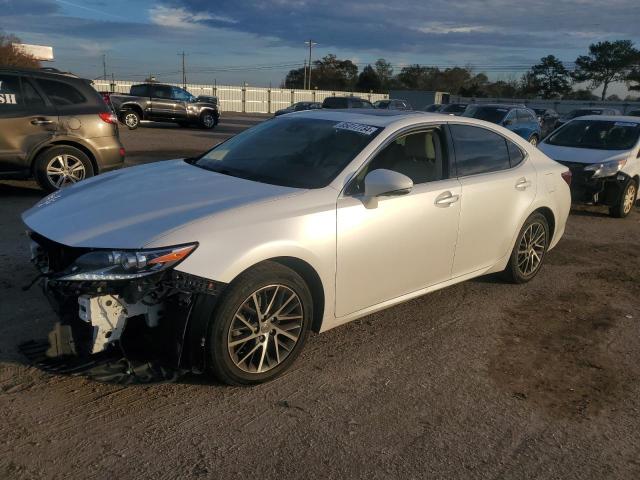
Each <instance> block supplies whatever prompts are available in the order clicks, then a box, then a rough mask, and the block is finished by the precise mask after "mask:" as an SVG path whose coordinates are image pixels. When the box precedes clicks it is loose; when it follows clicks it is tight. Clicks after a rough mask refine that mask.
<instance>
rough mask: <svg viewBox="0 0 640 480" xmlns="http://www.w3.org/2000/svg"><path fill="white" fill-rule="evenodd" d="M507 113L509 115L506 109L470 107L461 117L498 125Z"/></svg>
mask: <svg viewBox="0 0 640 480" xmlns="http://www.w3.org/2000/svg"><path fill="white" fill-rule="evenodd" d="M507 113H509V109H508V108H503V107H482V106H476V105H470V106H469V107H467V109H466V110H465V112H464V113H463V114H462V116H463V117H471V118H477V119H478V120H485V121H487V122H491V123H500V122H501V121H502V119H503V118H504V117H505V116H506V115H507Z"/></svg>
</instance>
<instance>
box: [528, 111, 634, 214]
mask: <svg viewBox="0 0 640 480" xmlns="http://www.w3.org/2000/svg"><path fill="white" fill-rule="evenodd" d="M540 149H541V150H542V151H543V152H544V153H546V154H547V155H548V156H549V157H551V158H553V159H554V160H556V161H557V162H559V163H562V164H563V165H565V166H567V167H569V169H570V170H571V173H572V174H573V181H572V183H571V193H572V197H573V199H574V200H575V201H577V202H583V203H590V204H597V205H606V206H608V207H609V213H610V214H611V216H613V217H618V218H623V217H626V216H627V215H629V213H631V211H632V210H633V206H634V205H635V203H636V198H637V196H638V185H640V158H638V157H639V156H640V119H637V120H636V119H634V118H632V117H628V116H605V115H590V116H584V117H580V118H578V119H575V120H571V121H570V122H568V123H566V124H565V125H564V126H563V127H562V128H560V129H559V130H556V131H555V132H554V133H553V134H552V135H551V136H550V137H549V138H547V139H546V140H545V141H543V142H542V143H541V144H540Z"/></svg>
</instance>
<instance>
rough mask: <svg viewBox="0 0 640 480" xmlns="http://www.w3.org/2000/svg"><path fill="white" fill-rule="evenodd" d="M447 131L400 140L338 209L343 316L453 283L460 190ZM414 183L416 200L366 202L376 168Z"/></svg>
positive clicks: (434, 130)
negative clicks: (370, 177)
mask: <svg viewBox="0 0 640 480" xmlns="http://www.w3.org/2000/svg"><path fill="white" fill-rule="evenodd" d="M446 145H447V142H446V137H445V131H444V130H443V129H441V128H439V127H434V128H425V129H424V130H422V131H417V132H413V133H409V134H404V135H399V136H398V137H396V138H395V139H393V141H392V142H390V143H389V144H388V145H387V146H386V147H385V148H384V149H383V150H382V151H380V152H379V153H378V154H377V155H376V156H375V157H374V158H373V159H372V160H371V161H370V162H369V163H368V164H367V165H366V166H365V168H364V169H363V170H362V171H361V172H359V174H358V175H357V176H356V178H355V179H354V180H353V181H352V182H351V184H350V185H349V186H348V187H347V188H346V190H345V193H344V194H343V195H341V196H340V198H339V199H338V204H337V275H336V316H338V317H342V316H345V315H348V314H350V313H353V312H356V311H359V310H362V309H365V308H367V307H370V306H373V305H376V304H379V303H381V302H385V301H387V300H391V299H394V298H397V297H399V296H401V295H405V294H408V293H411V292H415V291H417V290H420V289H422V288H425V287H427V286H430V285H433V284H436V283H439V282H443V281H446V280H448V279H449V278H450V276H451V267H452V263H453V256H454V252H455V247H456V237H457V232H458V217H459V214H460V202H459V198H460V197H459V195H460V184H459V182H458V180H457V179H455V178H453V179H452V178H449V168H448V162H449V160H448V158H449V156H448V151H447V150H448V149H447V148H446ZM382 168H384V169H388V170H394V171H397V172H400V173H402V174H404V175H407V176H408V177H410V178H411V179H412V180H413V182H414V187H413V189H412V190H411V192H409V193H408V194H405V195H401V196H393V197H380V198H379V202H378V206H377V207H376V208H366V207H365V205H364V204H363V202H362V193H363V192H364V178H365V176H366V174H367V173H368V172H371V171H373V170H376V169H382Z"/></svg>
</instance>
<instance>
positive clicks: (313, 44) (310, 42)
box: [304, 39, 318, 90]
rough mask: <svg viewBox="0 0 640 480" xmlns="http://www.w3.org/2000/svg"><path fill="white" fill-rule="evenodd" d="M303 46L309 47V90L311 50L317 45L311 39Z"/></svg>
mask: <svg viewBox="0 0 640 480" xmlns="http://www.w3.org/2000/svg"><path fill="white" fill-rule="evenodd" d="M304 44H305V45H309V90H311V49H312V48H313V47H315V46H316V45H318V44H317V43H316V42H314V41H313V40H311V39H309V40H307V41H306V42H304ZM305 88H306V87H305Z"/></svg>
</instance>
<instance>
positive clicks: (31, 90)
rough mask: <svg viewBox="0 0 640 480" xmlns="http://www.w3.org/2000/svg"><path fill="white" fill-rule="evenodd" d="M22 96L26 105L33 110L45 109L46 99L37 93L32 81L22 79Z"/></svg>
mask: <svg viewBox="0 0 640 480" xmlns="http://www.w3.org/2000/svg"><path fill="white" fill-rule="evenodd" d="M22 94H23V95H24V103H25V104H26V105H28V106H29V107H31V108H38V107H44V106H45V103H44V99H43V98H42V96H41V95H40V94H39V93H38V92H37V90H36V89H35V87H34V86H33V85H32V84H31V82H30V81H28V80H26V79H24V78H23V79H22Z"/></svg>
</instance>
